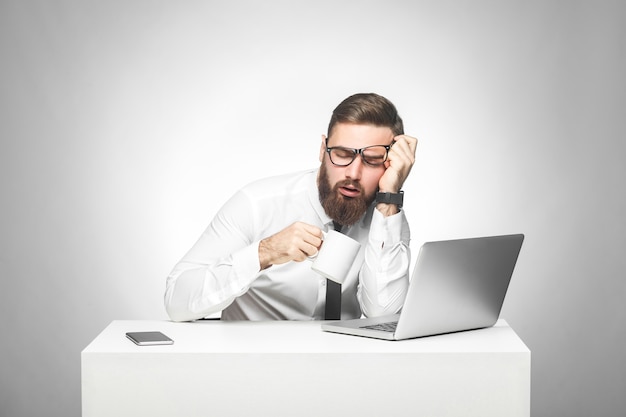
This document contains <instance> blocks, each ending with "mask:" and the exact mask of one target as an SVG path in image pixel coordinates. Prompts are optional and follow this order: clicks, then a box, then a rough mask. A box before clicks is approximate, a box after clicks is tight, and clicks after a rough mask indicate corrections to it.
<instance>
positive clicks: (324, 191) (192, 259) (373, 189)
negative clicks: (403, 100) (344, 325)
mask: <svg viewBox="0 0 626 417" xmlns="http://www.w3.org/2000/svg"><path fill="white" fill-rule="evenodd" d="M416 146H417V139H415V138H413V137H410V136H407V135H405V134H404V128H403V123H402V119H401V118H400V116H399V115H398V112H397V110H396V108H395V106H394V105H393V104H392V103H391V102H390V101H389V100H387V99H386V98H384V97H382V96H380V95H377V94H373V93H369V94H355V95H353V96H350V97H348V98H346V99H345V100H344V101H342V102H341V103H340V104H339V105H338V106H337V108H336V109H335V110H334V111H333V114H332V117H331V120H330V123H329V126H328V131H327V136H326V135H322V143H321V147H320V153H319V159H320V163H321V165H320V167H319V169H315V170H308V171H304V172H298V173H295V174H288V175H283V176H278V177H273V178H267V179H263V180H259V181H256V182H254V183H252V184H250V185H248V186H246V187H244V188H243V189H241V190H240V191H239V192H237V193H236V194H235V195H234V196H233V197H232V198H231V199H230V200H229V201H228V202H227V203H226V204H225V205H224V206H223V207H222V208H221V209H220V211H219V212H218V213H217V214H216V216H215V218H214V219H213V221H212V222H211V224H210V225H209V226H208V227H207V229H206V230H205V231H204V233H203V234H202V236H201V237H200V238H199V240H198V241H197V242H196V244H195V245H194V246H193V247H192V248H191V249H190V250H189V252H188V253H187V254H186V255H185V256H184V257H183V259H181V261H180V262H179V263H178V264H177V265H176V266H175V267H174V269H173V270H172V272H171V273H170V275H169V276H168V277H167V282H166V292H165V306H166V310H167V312H168V314H169V316H170V318H171V319H172V320H174V321H189V320H196V319H201V318H204V317H206V316H209V315H214V314H216V313H219V312H221V318H222V320H325V319H339V318H341V319H348V318H358V317H361V316H362V315H364V316H366V317H374V316H381V315H387V314H395V313H398V312H399V310H400V309H401V308H402V304H403V303H404V298H405V296H406V291H407V287H408V282H409V264H410V260H411V256H410V251H409V240H410V230H409V225H408V222H407V219H406V217H405V214H404V211H403V210H402V209H401V207H402V201H403V192H402V191H401V188H402V185H403V184H404V182H405V180H406V178H407V177H408V175H409V172H410V171H411V168H412V166H413V164H414V162H415V150H416ZM332 229H339V230H340V231H341V232H342V233H344V234H346V235H348V236H349V237H351V238H353V239H355V240H357V241H359V242H360V243H361V248H360V251H359V253H358V255H357V256H356V259H355V260H354V262H353V264H352V268H351V269H350V271H349V273H348V275H347V277H346V278H345V280H344V282H343V284H342V285H341V287H339V288H338V289H335V290H333V291H339V294H340V297H341V303H340V306H339V307H338V313H333V314H334V316H333V317H329V313H328V311H327V301H326V300H327V297H329V295H328V292H329V290H330V286H329V283H327V280H326V279H325V278H323V277H322V276H321V275H318V274H317V273H316V272H314V271H313V270H311V265H310V263H309V262H304V261H306V260H307V258H308V257H309V256H313V255H315V254H316V253H317V251H318V250H319V248H320V247H321V245H322V244H323V231H328V230H332Z"/></svg>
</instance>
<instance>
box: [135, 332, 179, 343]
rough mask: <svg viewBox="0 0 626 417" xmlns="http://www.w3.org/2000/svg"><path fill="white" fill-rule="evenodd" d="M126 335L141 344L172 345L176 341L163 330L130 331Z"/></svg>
mask: <svg viewBox="0 0 626 417" xmlns="http://www.w3.org/2000/svg"><path fill="white" fill-rule="evenodd" d="M126 337H127V338H129V339H130V340H132V341H133V342H135V344H136V345H139V346H153V345H172V344H174V341H173V340H172V339H170V338H169V337H167V336H165V335H164V334H163V333H161V332H129V333H126Z"/></svg>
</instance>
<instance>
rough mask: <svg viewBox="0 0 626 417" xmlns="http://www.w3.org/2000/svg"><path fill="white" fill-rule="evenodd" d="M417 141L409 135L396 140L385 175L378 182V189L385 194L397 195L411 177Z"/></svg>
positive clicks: (390, 150)
mask: <svg viewBox="0 0 626 417" xmlns="http://www.w3.org/2000/svg"><path fill="white" fill-rule="evenodd" d="M416 148H417V139H416V138H414V137H411V136H407V135H400V136H396V137H395V138H394V142H393V145H392V146H391V149H389V155H388V156H387V161H385V168H386V170H385V173H384V174H383V176H382V177H380V180H379V181H378V188H379V190H380V191H381V192H384V193H397V192H399V191H400V189H401V188H402V184H404V181H405V180H406V179H407V177H408V176H409V172H411V168H413V164H414V163H415V149H416Z"/></svg>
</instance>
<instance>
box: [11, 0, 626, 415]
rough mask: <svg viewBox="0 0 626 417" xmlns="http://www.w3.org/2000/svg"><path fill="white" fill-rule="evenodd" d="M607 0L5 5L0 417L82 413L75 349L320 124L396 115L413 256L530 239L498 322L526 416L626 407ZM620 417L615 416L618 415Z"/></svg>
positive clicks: (625, 93)
mask: <svg viewBox="0 0 626 417" xmlns="http://www.w3.org/2000/svg"><path fill="white" fill-rule="evenodd" d="M625 18H626V7H625V5H624V3H623V2H620V1H613V2H609V1H600V2H598V1H572V2H560V1H556V0H553V1H531V2H528V1H495V0H494V1H486V0H479V1H473V2H466V1H450V0H444V1H436V2H435V1H432V2H426V1H414V2H407V1H389V0H386V1H358V2H357V1H344V2H335V1H318V0H316V1H302V2H298V4H297V5H295V2H289V1H275V0H267V1H264V2H256V1H241V0H240V1H177V2H164V1H147V0H130V1H108V2H82V1H56V2H48V1H44V0H42V1H18V0H0V60H1V64H0V141H1V142H0V146H1V148H0V195H1V196H2V206H1V207H2V209H1V216H0V274H1V282H2V291H0V313H1V315H2V320H1V321H0V334H2V343H0V365H1V368H0V414H1V415H2V416H37V415H41V416H43V415H45V416H64V417H67V416H78V415H80V351H81V350H82V349H83V348H84V347H85V346H86V345H87V344H88V343H89V342H90V341H91V340H92V339H93V338H94V337H95V336H96V335H97V334H98V333H99V332H100V331H101V330H102V329H103V328H104V327H105V326H106V325H107V324H108V323H109V322H110V321H111V320H114V319H166V315H165V312H164V308H163V303H162V300H163V291H164V284H165V277H166V275H167V274H168V272H169V271H170V269H171V268H172V266H173V265H174V263H175V262H176V261H177V260H178V259H179V258H180V257H181V256H182V255H183V254H184V252H185V251H186V250H187V249H188V248H189V247H190V246H191V244H193V242H194V241H195V239H196V238H197V237H198V236H199V234H200V233H201V232H202V230H203V229H204V228H205V227H206V225H207V224H208V222H209V221H210V219H211V217H212V216H213V214H214V213H215V212H216V211H217V210H218V209H219V207H220V206H221V204H222V203H223V202H224V201H225V200H226V199H227V198H228V197H229V196H230V195H231V194H232V193H233V192H234V191H235V190H236V189H238V188H239V187H240V186H241V185H243V184H245V183H247V182H249V181H251V180H254V179H256V178H259V177H262V176H267V175H272V174H278V173H284V172H289V171H294V170H298V169H303V168H309V167H314V166H316V165H317V164H318V161H317V155H318V149H319V143H320V142H319V141H320V135H321V134H322V133H325V131H326V126H327V123H328V119H329V117H330V112H331V111H332V109H333V108H334V107H335V106H336V105H337V104H338V103H339V101H341V100H342V99H343V98H345V97H346V96H348V95H350V94H352V93H355V92H371V91H373V92H377V93H380V94H382V95H385V96H386V97H388V98H389V99H391V100H392V101H393V102H394V103H395V104H396V105H397V107H398V109H399V111H400V113H401V115H402V116H403V118H404V121H405V128H406V131H407V133H408V134H411V135H413V136H416V137H418V138H419V139H420V144H419V148H418V158H417V164H416V167H415V168H414V170H413V173H412V175H411V177H410V179H409V181H408V182H407V184H406V186H405V192H406V200H407V201H406V211H407V213H408V216H409V221H410V223H411V228H412V235H413V241H412V247H413V248H414V249H415V250H414V255H415V254H416V253H417V248H419V245H420V244H421V243H422V242H424V241H426V240H435V239H445V238H456V237H467V236H477V235H488V234H500V233H517V232H522V233H525V234H526V236H527V238H526V242H525V245H524V247H523V250H522V254H521V257H520V260H519V263H518V267H517V269H516V272H515V274H514V277H513V281H512V284H511V287H510V289H509V294H508V296H507V300H506V303H505V307H504V310H503V313H502V317H504V318H505V319H507V320H508V322H509V323H510V324H511V325H512V326H513V328H514V329H515V330H516V331H517V332H518V334H519V335H520V336H521V337H522V339H523V340H524V341H525V343H526V344H527V345H528V346H529V348H530V349H531V350H532V359H533V371H532V413H533V416H536V417H539V416H561V415H562V416H590V415H593V416H615V415H618V414H619V413H620V412H623V410H624V409H626V400H625V399H624V395H623V393H624V392H626V380H625V378H624V374H625V373H626V364H625V360H624V355H623V351H624V350H625V348H626V335H625V333H626V330H625V328H626V326H625V324H626V317H625V315H626V313H625V309H624V308H623V306H622V298H623V296H624V295H625V294H626V285H625V281H626V280H625V279H624V271H625V270H626V261H625V259H626V258H625V256H624V251H625V250H626V238H625V236H626V226H625V225H626V221H625V218H624V217H625V213H626V194H625V193H624V191H623V189H624V178H626V168H625V164H624V155H626V145H625V144H624V143H625V142H624V139H625V137H624V133H625V132H626V123H625V122H624V115H625V113H626V112H625V110H626V82H625V81H624V80H625V77H624V74H626V56H625V49H624V39H625V38H626V25H625V24H624V23H625V21H626V19H625ZM620 410H621V411H620Z"/></svg>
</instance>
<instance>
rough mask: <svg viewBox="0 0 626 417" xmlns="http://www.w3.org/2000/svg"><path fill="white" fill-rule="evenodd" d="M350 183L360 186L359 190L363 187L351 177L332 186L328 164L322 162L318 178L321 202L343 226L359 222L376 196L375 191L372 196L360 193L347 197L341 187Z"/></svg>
mask: <svg viewBox="0 0 626 417" xmlns="http://www.w3.org/2000/svg"><path fill="white" fill-rule="evenodd" d="M349 185H352V186H355V187H358V189H359V190H362V189H363V188H362V187H361V184H360V183H359V182H358V181H354V180H350V179H346V180H343V181H339V182H337V183H336V184H335V185H334V186H331V184H330V180H329V179H328V171H327V169H326V164H324V163H322V166H321V167H320V173H319V177H318V179H317V188H318V190H319V198H320V203H322V207H323V208H324V211H325V212H326V214H327V215H328V217H330V218H331V219H333V220H334V221H335V222H337V223H339V224H341V225H342V226H352V225H353V224H355V223H356V222H358V221H359V219H360V218H361V217H363V215H364V214H365V212H366V211H367V208H368V207H369V206H370V204H372V202H373V201H374V197H375V195H374V193H372V195H370V196H367V195H363V194H359V195H358V196H356V197H346V196H344V195H343V194H341V193H340V192H339V188H341V187H345V186H349Z"/></svg>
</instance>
